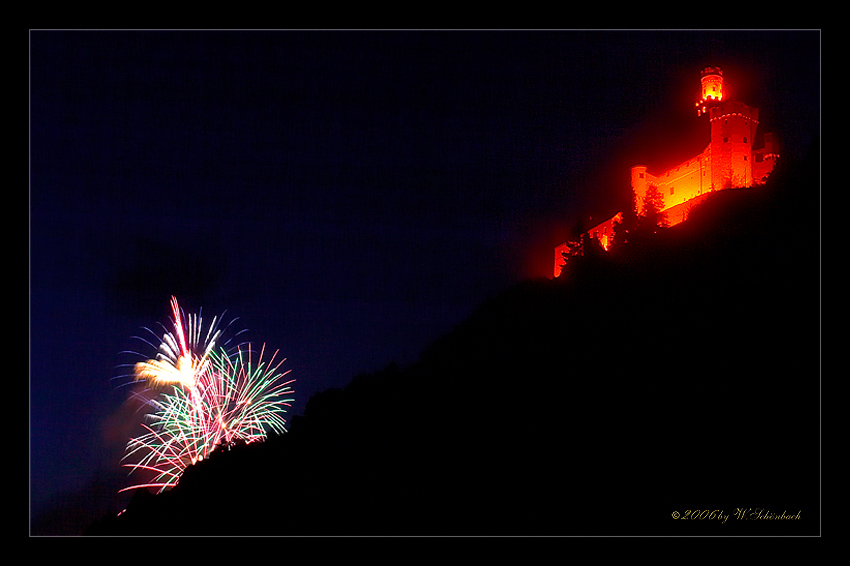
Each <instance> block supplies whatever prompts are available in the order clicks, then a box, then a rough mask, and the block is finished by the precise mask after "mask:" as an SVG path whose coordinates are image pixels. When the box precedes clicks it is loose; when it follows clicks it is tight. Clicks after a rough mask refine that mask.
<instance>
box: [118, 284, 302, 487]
mask: <svg viewBox="0 0 850 566" xmlns="http://www.w3.org/2000/svg"><path fill="white" fill-rule="evenodd" d="M171 307H172V312H173V315H174V319H173V322H174V331H173V332H165V334H164V335H163V338H162V342H161V343H160V345H159V348H158V353H157V355H156V358H155V359H152V360H147V361H144V362H139V363H137V364H136V365H135V375H136V379H137V380H139V381H145V382H147V383H149V384H151V385H152V386H154V387H156V388H158V389H161V391H160V393H159V395H158V396H156V397H154V398H153V399H151V400H149V401H148V404H149V405H150V406H151V407H153V409H154V411H153V412H152V413H150V414H148V415H147V421H148V422H147V423H143V425H142V426H143V427H144V429H145V431H146V432H145V433H144V434H142V435H141V436H138V437H136V438H133V439H131V440H130V441H129V442H128V444H127V447H126V451H125V455H124V460H129V461H131V462H130V463H127V464H124V465H125V466H126V467H129V468H130V469H131V474H132V473H133V472H141V471H146V472H148V473H150V474H152V476H153V478H152V479H151V481H148V482H144V483H139V484H135V485H132V486H130V487H127V488H125V489H123V490H121V491H126V490H129V489H138V488H156V489H158V490H159V491H163V490H165V489H167V488H169V487H171V486H173V485H175V484H176V483H177V481H178V480H179V478H180V475H181V474H182V473H183V471H184V470H185V469H186V468H187V467H188V466H190V465H192V464H194V463H196V462H199V461H201V460H203V459H205V458H207V457H208V456H209V455H210V453H211V452H212V451H213V450H215V449H216V448H217V447H219V446H229V445H231V444H233V443H234V442H237V441H242V442H245V443H246V444H249V443H252V442H258V441H263V440H265V438H266V437H267V434H268V433H269V432H274V433H277V434H282V433H284V432H286V428H285V427H286V420H285V418H284V415H285V414H286V412H287V410H288V408H289V407H290V406H291V403H292V402H293V401H294V399H293V398H292V397H291V396H292V395H293V393H294V392H293V390H292V389H291V387H290V386H291V384H292V383H294V381H295V380H293V379H289V380H287V379H286V377H287V375H288V374H289V371H288V370H287V371H282V370H281V369H280V366H281V365H282V364H283V362H284V361H286V360H285V359H280V360H279V361H278V362H277V363H275V358H277V355H278V352H275V353H274V355H272V357H271V359H270V360H268V361H264V360H263V357H264V355H265V346H263V348H262V349H261V350H260V352H259V355H257V357H256V359H254V353H253V352H252V350H251V348H250V345H248V346H247V347H245V346H244V345H240V346H238V347H237V348H236V349H235V350H233V351H230V352H228V350H227V349H226V348H224V347H219V346H217V341H218V340H219V339H220V337H221V331H220V330H218V328H217V321H216V320H215V319H213V323H212V324H211V325H210V327H209V328H208V329H207V331H206V332H205V333H204V332H202V326H203V324H202V323H201V320H200V317H194V316H189V317H183V316H181V311H180V308H179V306H178V304H177V300H176V299H175V298H174V297H172V300H171ZM184 318H185V322H184Z"/></svg>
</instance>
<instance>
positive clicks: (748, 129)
mask: <svg viewBox="0 0 850 566" xmlns="http://www.w3.org/2000/svg"><path fill="white" fill-rule="evenodd" d="M758 115H759V111H758V108H751V107H749V106H747V105H746V104H744V103H743V102H724V103H722V104H719V105H717V106H714V107H712V108H711V109H710V111H709V120H710V122H711V144H710V152H711V188H712V189H713V190H715V191H717V190H721V189H728V188H730V187H737V188H740V187H751V186H752V185H753V163H752V155H753V138H754V137H755V135H756V127H757V126H758Z"/></svg>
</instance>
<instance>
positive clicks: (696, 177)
mask: <svg viewBox="0 0 850 566" xmlns="http://www.w3.org/2000/svg"><path fill="white" fill-rule="evenodd" d="M695 107H696V109H697V116H698V117H699V116H703V115H708V122H709V128H710V132H711V141H710V142H709V144H708V145H707V146H706V147H705V148H704V149H703V150H702V152H700V153H698V154H696V155H694V156H693V157H691V158H689V159H687V160H685V161H683V162H682V163H680V164H679V165H677V166H675V167H672V168H670V169H667V170H666V171H661V172H658V173H650V172H649V171H648V169H647V167H646V166H645V165H635V166H633V167H632V168H631V190H632V192H633V194H634V197H635V198H634V202H635V211H634V212H635V213H636V215H637V216H642V215H643V214H644V212H645V208H644V205H645V201H646V198H647V192H648V191H650V189H652V192H653V193H654V194H655V195H656V198H661V199H662V200H663V206H662V207H661V212H662V213H663V214H664V216H665V219H666V222H667V225H668V226H674V225H676V224H679V223H680V222H684V221H685V220H687V217H688V213H689V212H690V209H691V208H692V207H693V206H694V205H696V204H698V203H699V202H701V201H702V200H703V199H704V198H705V196H706V195H708V194H709V193H711V192H714V191H719V190H724V189H729V188H733V187H735V188H744V187H752V186H755V185H760V184H763V183H764V182H765V181H766V180H767V178H768V177H769V175H770V173H771V172H772V171H773V168H774V167H775V164H776V160H777V159H778V157H779V147H778V143H777V138H776V136H775V134H772V133H765V134H764V136H763V137H764V144H763V146H762V147H760V148H754V147H753V144H754V139H755V137H756V133H757V128H758V124H759V111H758V108H755V107H751V106H748V105H747V104H744V103H743V102H740V101H737V100H728V96H727V93H726V91H725V85H724V83H723V72H722V71H721V69H720V68H719V67H706V68H705V69H703V70H702V72H701V73H700V92H699V95H698V97H697V101H696V103H695ZM621 221H622V213H621V212H618V213H617V214H616V215H614V216H613V217H611V218H609V219H607V220H605V221H603V222H601V223H599V224H597V225H596V226H594V227H592V228H591V229H590V230H588V231H587V232H586V233H585V235H586V237H588V238H591V239H596V240H598V241H599V243H600V244H601V246H602V248H603V249H605V250H608V249H609V247H610V245H611V243H612V242H613V234H614V230H613V229H614V226H615V225H616V224H617V223H619V222H621ZM585 235H582V237H584V236H585ZM583 245H584V244H583V242H576V243H570V242H564V243H562V244H559V245H558V246H556V247H555V266H554V272H553V273H554V276H555V277H558V276H559V275H560V274H561V270H562V269H563V266H564V265H565V263H566V258H567V257H570V256H576V255H581V254H582V250H581V249H580V248H581V247H583Z"/></svg>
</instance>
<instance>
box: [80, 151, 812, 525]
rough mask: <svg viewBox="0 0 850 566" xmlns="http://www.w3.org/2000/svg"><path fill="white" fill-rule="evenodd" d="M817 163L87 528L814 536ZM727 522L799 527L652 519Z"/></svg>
mask: <svg viewBox="0 0 850 566" xmlns="http://www.w3.org/2000/svg"><path fill="white" fill-rule="evenodd" d="M818 154H819V151H817V150H815V151H813V153H812V160H810V161H808V162H804V163H800V164H783V170H781V171H779V172H778V174H777V175H775V178H771V180H770V181H769V183H768V184H767V185H766V186H764V187H761V188H755V189H749V190H728V191H724V192H721V193H718V194H717V195H716V198H710V199H707V200H706V202H705V203H704V204H703V205H702V206H701V207H700V208H699V209H696V210H694V212H693V214H692V217H691V219H690V220H689V221H688V222H686V223H683V224H680V225H678V226H676V227H674V228H670V229H667V230H660V231H659V232H658V234H656V235H655V236H654V237H652V238H646V239H643V240H640V239H638V240H637V241H629V242H628V243H626V244H624V246H623V247H621V248H618V249H616V251H615V252H612V253H611V254H607V255H604V254H603V255H598V256H594V257H592V258H588V259H587V260H586V261H571V262H569V264H568V266H567V269H566V270H565V273H564V275H563V276H562V277H561V278H559V279H556V280H539V281H527V282H525V283H522V284H519V285H517V286H515V287H513V288H511V289H509V290H507V291H506V292H504V293H503V294H502V295H500V296H499V297H497V298H496V299H494V300H492V301H490V302H489V303H487V304H485V305H483V306H482V307H481V308H480V309H478V310H477V311H476V312H475V313H474V314H473V315H472V316H471V317H469V319H467V320H466V321H464V322H463V323H462V324H459V325H458V326H457V327H456V328H455V329H454V330H453V331H452V332H451V333H449V334H447V335H446V336H444V337H443V338H442V339H440V340H438V341H437V342H435V343H434V344H433V345H432V346H431V347H429V348H428V349H427V350H426V351H425V352H423V353H422V355H421V358H420V360H419V361H418V362H417V363H416V364H414V365H412V366H410V367H406V368H402V367H398V366H395V365H391V366H388V367H387V368H386V369H385V370H383V371H381V372H376V373H374V374H369V375H361V376H357V377H355V378H354V379H353V380H352V381H351V382H350V384H349V385H348V386H346V387H345V388H342V389H332V390H328V391H325V392H322V393H320V394H317V395H315V396H314V397H312V398H311V399H310V401H309V403H308V405H307V408H306V410H305V414H304V415H303V417H296V418H294V419H293V422H292V423H291V425H292V426H291V430H290V432H289V433H288V434H286V435H284V436H282V437H275V438H271V439H269V440H268V441H267V442H265V443H263V444H261V445H252V446H236V447H233V448H232V449H231V450H229V451H222V452H221V453H218V454H216V455H215V456H214V457H212V458H210V459H209V460H208V461H206V462H203V463H201V464H199V465H197V466H194V467H192V468H190V469H189V470H187V472H186V473H185V475H184V477H183V478H182V479H181V481H180V483H179V485H178V486H177V487H176V488H174V489H173V490H172V491H171V492H169V493H164V494H161V495H158V496H141V495H140V496H139V497H138V498H137V499H135V500H134V501H133V502H132V503H131V505H130V506H129V508H128V510H127V512H126V513H124V514H123V515H122V516H120V517H117V518H106V519H104V520H102V521H100V522H98V523H97V524H95V525H93V526H92V527H91V529H90V530H89V534H94V535H97V534H130V535H137V534H163V535H165V534H241V535H299V534H320V535H334V534H346V535H349V534H351V535H358V534H363V535H366V534H369V535H395V534H399V535H538V534H539V535H585V534H593V535H695V534H699V535H721V536H722V535H799V534H808V535H812V534H818V532H819V516H820V509H819V467H818V461H819V379H820V376H819V347H820V337H819V330H820V324H819V293H820V285H819V283H820V282H819V224H818V222H819V221H818V217H819V210H818V200H819V199H816V198H815V197H816V196H818V195H819V189H820V184H819V177H818V164H817V161H816V156H817V155H818ZM494 261H498V258H494ZM736 507H748V508H753V509H755V508H759V507H761V508H766V509H769V510H770V511H772V512H775V513H780V512H782V511H785V512H786V513H794V514H796V513H797V512H798V511H801V517H802V519H801V520H799V521H750V522H747V521H736V520H735V519H734V517H731V518H729V519H728V521H727V522H726V523H725V524H721V523H720V522H719V521H717V520H715V521H691V522H685V521H682V520H678V521H677V520H675V519H673V518H672V513H673V512H674V511H678V512H679V513H684V512H685V511H686V510H688V509H721V510H723V511H724V512H725V513H727V514H731V513H733V512H734V510H735V508H736Z"/></svg>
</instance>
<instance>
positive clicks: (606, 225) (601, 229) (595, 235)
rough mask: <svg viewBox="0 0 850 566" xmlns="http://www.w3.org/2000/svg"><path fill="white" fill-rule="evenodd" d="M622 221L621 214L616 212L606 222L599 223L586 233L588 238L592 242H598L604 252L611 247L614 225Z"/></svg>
mask: <svg viewBox="0 0 850 566" xmlns="http://www.w3.org/2000/svg"><path fill="white" fill-rule="evenodd" d="M622 221H623V214H622V213H621V212H618V213H617V214H615V215H614V216H612V217H611V218H609V219H608V220H605V221H604V222H600V223H599V224H597V225H596V226H594V227H593V228H591V229H590V230H588V231H587V234H588V236H590V238H591V239H593V240H598V241H599V244H600V245H601V246H602V248H603V249H604V250H605V251H608V248H609V247H610V246H611V242H613V241H614V225H615V224H618V223H620V222H622Z"/></svg>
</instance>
